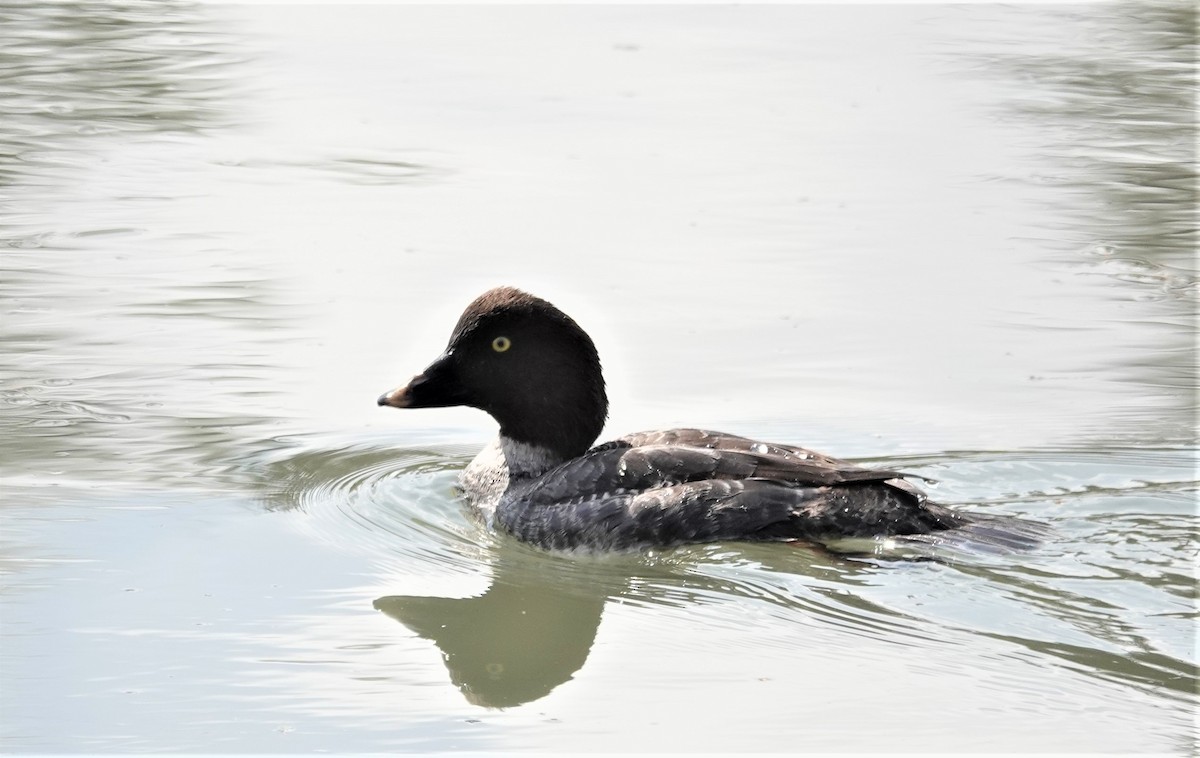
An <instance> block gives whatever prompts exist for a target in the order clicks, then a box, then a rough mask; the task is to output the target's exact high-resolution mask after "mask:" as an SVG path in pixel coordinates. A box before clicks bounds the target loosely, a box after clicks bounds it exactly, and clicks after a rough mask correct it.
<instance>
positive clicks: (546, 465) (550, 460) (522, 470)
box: [493, 434, 566, 478]
mask: <svg viewBox="0 0 1200 758" xmlns="http://www.w3.org/2000/svg"><path fill="white" fill-rule="evenodd" d="M493 444H495V445H496V446H497V448H498V449H499V450H500V455H501V456H502V457H503V458H504V463H505V466H507V468H508V472H509V476H510V477H513V478H523V477H537V476H541V475H542V474H544V473H546V472H547V471H549V470H550V469H552V468H554V467H555V466H557V465H558V464H560V463H562V462H563V461H565V460H566V459H565V458H563V456H562V455H561V454H560V453H556V452H554V451H553V450H551V449H550V448H548V447H543V446H541V445H535V444H533V443H529V442H521V441H519V440H515V439H513V438H511V437H507V436H505V435H503V434H501V435H500V436H499V437H498V438H497V439H496V442H495V443H493Z"/></svg>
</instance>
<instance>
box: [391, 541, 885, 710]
mask: <svg viewBox="0 0 1200 758" xmlns="http://www.w3.org/2000/svg"><path fill="white" fill-rule="evenodd" d="M492 559H493V569H494V573H493V580H492V585H491V587H489V588H488V590H487V592H485V593H484V594H482V595H480V596H478V597H467V598H444V597H416V596H408V595H391V596H387V597H381V598H379V599H378V600H376V601H375V604H374V605H375V608H376V609H378V610H380V611H383V612H384V613H385V614H387V615H388V616H391V617H392V618H394V619H396V620H397V621H399V622H400V623H402V624H404V626H406V627H408V628H409V629H410V630H412V631H413V632H415V633H416V634H418V635H419V636H421V637H422V638H424V639H427V640H431V641H432V642H433V643H434V644H435V645H437V646H438V649H440V650H441V651H442V657H443V659H444V661H445V664H446V669H447V670H448V671H449V673H450V680H451V681H452V682H453V683H454V685H455V686H456V687H458V689H459V690H460V691H461V692H462V693H463V696H464V697H466V699H467V700H468V701H469V702H471V703H473V704H475V705H480V706H484V707H489V708H507V707H512V706H517V705H521V704H523V703H528V702H531V701H533V700H537V699H539V698H542V697H545V696H546V695H548V694H550V692H552V691H553V690H554V688H555V687H557V686H558V685H560V684H562V683H563V682H566V681H568V680H569V679H571V677H572V676H574V674H575V672H577V671H579V670H580V669H581V668H582V667H583V664H584V662H585V661H586V660H587V657H588V653H589V652H590V651H591V648H592V643H593V642H594V641H595V639H596V632H597V630H598V629H599V627H600V619H601V616H602V614H603V611H604V605H605V603H607V602H608V601H609V599H610V598H617V599H626V600H628V599H633V600H636V601H638V602H642V603H651V604H665V605H680V604H692V603H704V602H712V601H713V599H714V598H721V599H725V600H727V599H728V598H731V597H753V598H755V599H757V600H764V599H767V600H772V601H773V602H777V603H779V604H781V605H785V606H788V607H791V608H795V609H797V610H799V611H800V612H802V613H804V614H806V615H810V616H812V615H815V616H817V617H829V618H832V619H834V620H840V619H843V618H844V617H845V616H846V614H847V610H849V612H850V614H851V615H855V614H862V613H866V614H867V615H872V616H879V615H882V616H885V617H890V616H892V613H891V612H889V611H886V610H884V609H876V608H874V607H868V606H872V604H870V603H866V602H865V601H858V602H857V603H855V604H854V605H855V606H856V607H855V608H854V609H846V608H843V607H836V606H841V605H842V603H840V602H838V603H834V604H832V606H834V607H831V605H830V603H829V601H828V600H827V599H825V597H824V595H823V594H812V595H810V596H809V599H805V597H803V596H797V595H796V594H794V593H793V592H792V591H785V590H780V589H778V588H771V587H769V586H763V585H761V584H759V583H758V582H754V581H746V579H748V578H749V576H746V577H743V578H742V580H740V581H739V580H736V579H731V578H721V577H719V576H713V575H706V574H707V573H708V572H706V571H705V570H704V567H705V566H706V565H708V564H712V565H729V564H731V563H732V564H741V565H743V566H746V567H747V568H750V567H753V570H751V571H750V572H749V574H750V575H755V574H757V575H758V576H759V577H760V579H761V578H767V577H770V576H771V575H774V576H777V577H791V578H794V579H796V580H799V581H801V582H803V583H805V584H809V583H812V584H814V585H816V586H817V587H820V586H822V585H825V584H827V583H830V582H832V583H833V584H834V586H838V587H844V586H846V585H847V584H849V585H854V584H858V583H860V582H861V581H863V580H864V578H865V577H864V576H863V575H869V574H870V573H872V571H873V566H872V565H871V564H867V563H860V562H858V561H853V560H848V559H846V558H845V557H839V556H833V555H831V554H829V553H827V552H825V551H823V550H820V549H816V548H811V547H809V546H806V545H805V546H801V545H796V546H787V547H785V546H783V545H752V544H745V545H738V546H736V547H733V546H728V547H725V548H722V547H720V546H716V545H710V546H694V547H685V548H679V549H677V550H676V551H674V552H673V553H671V555H670V557H669V558H667V559H662V560H659V559H656V558H653V557H648V556H646V555H639V554H632V555H624V556H621V555H617V556H608V557H605V558H597V559H583V560H574V559H572V558H570V557H566V556H562V555H554V554H547V553H544V552H540V551H534V550H532V549H528V548H525V547H524V546H518V547H514V546H511V545H502V546H500V548H499V549H498V550H496V552H495V553H494V554H493V555H492ZM761 572H767V573H766V574H763V573H761ZM768 584H770V582H768ZM802 594H807V593H802ZM859 603H863V604H864V607H862V608H859V607H857V606H858V604H859Z"/></svg>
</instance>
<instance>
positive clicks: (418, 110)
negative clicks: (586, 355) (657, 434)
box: [0, 2, 1200, 753]
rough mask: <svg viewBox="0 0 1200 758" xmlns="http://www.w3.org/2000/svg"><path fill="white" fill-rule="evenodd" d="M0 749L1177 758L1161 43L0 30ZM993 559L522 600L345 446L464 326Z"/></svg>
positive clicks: (1184, 743) (648, 570)
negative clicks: (968, 532) (552, 330)
mask: <svg viewBox="0 0 1200 758" xmlns="http://www.w3.org/2000/svg"><path fill="white" fill-rule="evenodd" d="M0 14H2V16H0V24H2V26H3V28H4V29H5V30H6V33H5V34H4V35H3V37H4V39H3V42H0V61H2V63H0V93H2V94H3V98H0V102H2V103H3V105H2V106H0V108H3V118H0V144H2V145H3V147H4V149H3V150H0V181H2V182H3V184H2V188H0V236H2V237H3V241H4V246H3V247H2V248H0V314H2V315H0V344H2V345H3V351H4V355H5V358H6V360H4V361H3V363H2V364H0V403H3V410H2V412H0V427H2V429H0V432H2V433H0V488H2V489H0V517H2V518H3V521H2V523H0V556H2V557H3V563H0V566H3V569H2V570H3V572H4V573H3V576H4V595H3V600H2V604H0V612H2V614H3V615H2V617H0V621H2V627H0V631H2V633H3V645H0V674H2V680H3V685H2V687H0V726H2V728H3V731H0V746H2V747H3V748H4V749H5V750H7V751H11V752H22V753H24V752H46V751H52V752H168V751H176V750H178V751H205V752H220V751H240V752H252V751H290V752H309V751H313V750H337V751H339V752H345V751H366V750H375V751H410V752H440V751H445V750H452V749H453V750H480V751H537V752H550V751H554V752H561V751H564V750H566V751H578V750H597V751H612V752H616V751H622V752H624V751H626V750H628V749H629V748H630V746H636V747H637V749H639V750H645V751H659V750H683V751H695V750H721V751H773V752H795V751H800V750H804V751H841V750H854V751H889V752H891V751H909V750H920V751H922V752H924V751H962V750H967V751H988V752H996V751H1003V752H1017V751H1039V752H1068V751H1124V752H1146V751H1153V752H1171V753H1187V752H1190V751H1193V750H1194V749H1195V741H1194V740H1195V732H1194V729H1193V724H1194V714H1195V707H1196V699H1195V693H1196V685H1197V671H1196V637H1195V620H1196V611H1195V596H1196V583H1195V573H1194V562H1195V559H1196V547H1195V545H1196V537H1197V518H1196V515H1197V514H1196V481H1197V475H1196V457H1195V418H1196V416H1195V414H1196V389H1195V388H1196V342H1195V339H1196V336H1195V315H1196V313H1195V309H1196V296H1197V292H1198V289H1200V288H1198V286H1197V279H1196V272H1195V262H1194V250H1195V231H1194V221H1195V215H1194V213H1195V201H1196V197H1195V175H1194V165H1195V154H1194V153H1195V124H1194V71H1193V59H1194V51H1195V38H1194V29H1195V16H1194V11H1193V10H1192V9H1191V8H1190V7H1189V6H1187V5H1185V4H1175V3H1163V4H1153V5H1148V4H1145V3H1139V4H1136V5H1133V4H1131V5H1126V6H1122V5H1072V6H1065V7H1051V6H1019V7H1000V6H994V7H993V6H939V5H927V6H913V7H885V8H874V7H872V8H866V7H848V8H838V7H824V6H797V7H786V6H784V7H755V8H737V7H690V8H683V7H669V6H667V7H622V8H618V7H611V8H608V7H590V8H585V7H570V8H551V7H526V8H519V9H516V8H485V7H471V8H468V7H444V8H419V7H385V6H370V7H356V8H333V7H324V6H304V7H286V8H285V7H272V6H265V7H253V6H250V7H243V6H203V5H202V6H193V5H188V4H155V5H152V6H143V5H138V4H132V3H131V4H123V3H116V4H109V5H106V6H104V7H103V8H99V7H97V6H92V5H82V4H81V5H76V4H74V3H47V2H37V3H33V2H30V3H20V2H18V3H10V4H8V5H7V6H5V8H3V9H0ZM498 284H514V285H517V286H521V287H523V288H526V289H528V290H530V291H533V292H535V293H537V294H539V295H541V296H543V297H546V298H548V299H550V300H551V301H552V302H555V303H556V304H558V305H559V306H561V307H562V308H563V309H564V310H566V311H567V312H569V313H570V314H572V315H573V316H574V317H575V318H576V319H577V320H578V321H579V322H580V323H582V324H583V325H584V326H585V327H586V328H587V329H588V330H589V331H590V332H591V333H592V335H593V337H594V338H595V340H596V342H597V344H598V347H599V349H600V351H601V355H602V357H603V359H604V362H605V367H606V374H607V377H608V381H609V386H610V395H611V397H612V399H613V402H614V406H613V413H612V417H611V419H610V422H609V425H608V427H607V429H606V433H605V434H606V436H614V435H617V434H621V433H624V432H628V431H633V430H638V429H645V428H655V427H661V426H668V425H681V424H682V425H694V426H703V427H711V428H718V429H724V430H728V431H731V432H738V433H745V434H749V435H753V436H755V437H759V438H763V439H768V440H774V441H780V442H790V443H796V444H804V445H807V446H811V447H815V448H818V449H823V450H826V451H828V452H830V453H833V454H835V455H839V456H843V457H856V458H859V459H861V460H863V461H865V462H869V463H878V464H881V465H887V466H892V467H901V468H905V469H907V470H911V471H914V472H915V473H918V474H922V475H927V476H931V477H934V478H936V479H938V480H939V484H938V485H937V487H936V488H935V489H934V490H933V494H934V496H935V497H936V498H937V499H939V500H941V501H943V502H949V503H954V504H956V505H959V506H961V507H963V508H968V509H974V510H979V511H986V512H1002V513H1009V514H1016V515H1022V516H1028V517H1033V518H1037V519H1041V520H1044V521H1047V522H1049V523H1050V524H1051V525H1052V526H1053V528H1054V530H1055V535H1056V536H1055V539H1054V540H1052V541H1051V543H1050V544H1048V545H1047V546H1046V547H1045V549H1043V550H1040V551H1038V552H1037V553H1036V554H1033V555H1029V556H1022V557H1020V558H1019V559H1003V560H998V559H996V558H993V557H983V556H981V557H979V558H978V559H977V560H967V561H962V562H954V563H927V562H910V563H904V562H873V561H863V560H846V559H840V558H835V557H832V556H829V555H825V554H823V553H820V552H816V551H813V550H809V549H805V548H797V547H786V546H778V545H739V544H718V545H703V546H690V547H685V548H681V549H676V550H669V551H658V552H651V553H646V554H638V555H621V556H609V557H580V556H562V555H547V554H544V553H540V552H538V551H535V550H532V549H529V548H526V547H524V546H522V545H519V544H515V543H513V542H512V541H511V540H509V539H506V538H504V537H502V536H497V535H494V534H490V533H488V532H487V531H486V530H485V529H484V528H483V527H481V526H480V525H479V524H478V523H476V522H475V521H474V520H473V519H472V518H471V517H470V516H469V514H467V513H465V512H464V510H463V508H462V507H461V505H460V504H459V503H458V502H457V501H456V500H455V499H454V497H453V494H452V487H453V482H454V479H455V475H456V471H457V470H458V469H459V468H461V466H462V465H463V464H464V463H465V461H467V460H468V459H469V458H470V456H471V455H472V454H473V452H474V451H475V450H476V449H478V447H479V446H481V445H482V444H483V442H484V441H485V440H486V439H487V437H488V436H489V435H490V434H491V433H492V431H493V429H492V426H491V423H490V421H489V420H488V419H487V418H486V417H483V416H482V414H479V413H477V412H473V411H470V410H465V409H456V410H438V411H412V412H397V411H393V410H391V409H380V408H377V407H375V405H374V399H375V398H376V397H377V396H378V395H379V393H380V392H382V391H384V390H386V389H389V388H390V387H392V386H395V385H396V384H398V383H400V382H402V381H404V380H406V379H407V378H408V377H409V376H410V375H412V374H413V373H415V372H416V371H418V370H419V369H420V368H422V367H423V366H424V365H425V364H426V363H427V362H428V361H429V360H431V359H432V358H433V357H434V356H435V355H436V354H437V353H438V352H439V351H440V349H441V347H442V346H443V344H444V341H445V338H446V336H447V335H448V333H449V331H450V328H451V326H452V325H453V323H454V320H455V319H456V318H457V315H458V312H459V311H460V310H461V308H462V307H463V305H465V304H466V302H468V301H469V300H470V299H471V298H473V297H474V296H475V295H476V294H478V293H479V292H481V291H482V290H484V289H486V288H488V287H491V286H495V285H498Z"/></svg>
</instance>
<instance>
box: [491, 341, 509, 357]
mask: <svg viewBox="0 0 1200 758" xmlns="http://www.w3.org/2000/svg"><path fill="white" fill-rule="evenodd" d="M510 347H512V340H510V339H509V338H508V337H497V338H496V339H494V340H492V349H493V350H495V351H496V352H497V353H503V352H504V351H505V350H507V349H509V348H510Z"/></svg>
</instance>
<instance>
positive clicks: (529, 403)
mask: <svg viewBox="0 0 1200 758" xmlns="http://www.w3.org/2000/svg"><path fill="white" fill-rule="evenodd" d="M379 404H380V405H390V406H392V407H393V408H445V407H449V406H455V405H465V406H469V407H471V408H479V409H481V410H484V411H487V412H488V413H489V414H491V416H492V418H494V419H496V421H497V422H499V424H500V433H501V434H502V435H504V436H506V437H509V438H511V439H514V440H516V441H519V442H525V443H529V444H532V445H538V446H541V447H544V448H547V449H548V450H551V451H553V452H554V453H556V454H558V455H560V456H561V457H562V458H563V460H566V459H568V458H574V457H575V456H578V455H580V454H582V453H583V452H584V451H586V450H587V449H588V447H590V446H591V444H592V443H593V442H594V441H595V440H596V437H597V436H599V434H600V430H601V429H602V428H603V427H604V420H605V418H606V416H607V415H608V397H607V395H605V392H604V376H603V374H602V373H601V371H600V357H599V355H598V354H597V353H596V346H595V345H593V344H592V339H591V337H589V336H588V335H587V332H585V331H583V329H581V328H580V327H579V325H578V324H576V323H575V322H574V321H573V320H572V319H571V318H570V317H569V316H567V315H566V314H565V313H563V312H562V311H560V310H559V309H557V308H555V307H554V306H553V305H551V304H550V303H548V302H546V301H545V300H542V299H541V298H537V297H534V296H533V295H530V294H527V293H525V292H522V291H520V290H517V289H513V288H511V287H499V288H497V289H494V290H489V291H488V292H485V293H483V294H482V295H480V296H479V297H478V298H476V299H475V301H474V302H473V303H471V304H470V305H468V306H467V309H466V310H465V311H463V314H462V317H461V318H459V320H458V324H457V325H456V326H455V327H454V332H453V334H451V335H450V343H449V344H448V345H447V346H446V351H445V352H444V353H442V354H441V355H440V356H439V357H438V358H437V359H436V360H435V361H434V362H433V363H431V364H429V366H427V367H426V368H425V370H424V371H422V372H421V373H420V374H417V375H416V376H414V377H413V378H412V380H411V381H409V383H408V384H406V385H404V386H403V387H399V388H397V389H394V390H392V391H391V392H388V393H386V394H384V395H382V396H381V397H380V398H379Z"/></svg>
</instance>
